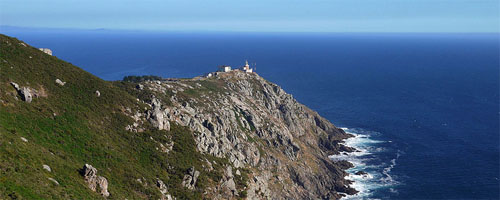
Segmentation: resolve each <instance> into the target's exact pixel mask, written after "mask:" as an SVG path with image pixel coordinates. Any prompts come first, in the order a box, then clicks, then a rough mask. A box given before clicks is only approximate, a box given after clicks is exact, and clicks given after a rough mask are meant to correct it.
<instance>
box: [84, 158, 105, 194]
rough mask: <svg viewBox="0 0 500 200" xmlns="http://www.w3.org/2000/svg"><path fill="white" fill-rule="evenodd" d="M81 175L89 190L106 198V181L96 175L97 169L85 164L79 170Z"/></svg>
mask: <svg viewBox="0 0 500 200" xmlns="http://www.w3.org/2000/svg"><path fill="white" fill-rule="evenodd" d="M81 174H82V176H83V177H84V179H85V181H86V182H87V184H88V186H89V188H90V190H92V191H94V192H98V193H100V194H101V195H102V196H103V197H108V196H109V192H108V180H107V179H106V178H104V177H102V176H98V175H97V169H96V168H94V167H92V165H89V164H85V165H84V166H83V169H81Z"/></svg>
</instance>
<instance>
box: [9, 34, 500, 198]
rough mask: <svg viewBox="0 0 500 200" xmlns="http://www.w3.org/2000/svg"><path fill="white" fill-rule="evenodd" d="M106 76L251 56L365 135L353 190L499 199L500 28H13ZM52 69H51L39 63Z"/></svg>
mask: <svg viewBox="0 0 500 200" xmlns="http://www.w3.org/2000/svg"><path fill="white" fill-rule="evenodd" d="M0 32H1V33H3V34H7V35H9V36H14V37H17V38H19V39H21V40H24V41H25V42H27V43H29V44H31V45H33V46H36V47H44V48H50V49H52V51H53V53H54V55H55V56H57V57H58V58H61V59H63V60H66V61H68V62H71V63H73V64H75V65H77V66H79V67H81V68H83V69H85V70H87V71H89V72H91V73H92V74H94V75H97V76H99V77H101V78H103V79H105V80H120V79H122V78H123V77H124V76H126V75H158V76H163V77H194V76H198V75H201V74H204V73H206V72H210V71H215V70H216V69H217V66H218V65H223V64H225V65H231V66H233V67H237V66H242V65H243V64H244V62H245V60H248V61H249V63H250V64H251V65H252V66H255V67H256V72H257V73H258V74H259V75H261V76H262V77H264V78H266V79H268V80H270V81H272V82H275V83H277V84H278V85H280V86H282V87H283V89H284V90H285V91H287V92H288V93H291V94H292V95H293V96H294V97H295V98H296V99H297V100H298V101H299V102H301V103H303V104H305V105H306V106H308V107H310V108H312V109H313V110H315V111H317V112H318V113H319V114H321V115H322V116H324V117H325V118H327V119H329V120H330V121H331V122H332V123H334V124H335V125H336V126H338V127H342V128H344V130H346V131H347V132H350V133H353V134H355V135H356V137H355V138H352V139H349V140H348V141H346V143H347V144H348V145H351V146H355V147H357V148H358V149H360V150H361V152H358V153H355V154H351V155H348V156H344V157H342V158H341V157H339V156H337V157H335V156H333V157H332V159H347V160H350V161H351V162H353V163H354V164H355V166H356V167H355V168H353V169H350V170H349V171H350V172H356V171H359V170H362V171H365V172H368V175H364V176H361V175H359V176H358V175H351V176H349V177H348V178H349V179H351V180H354V181H355V183H354V184H353V187H355V188H357V189H358V190H361V193H359V194H358V195H356V196H351V197H349V198H354V199H357V198H373V199H498V198H499V197H500V192H499V190H500V186H499V183H500V181H499V171H500V168H499V166H500V164H499V163H500V160H499V156H500V150H499V146H500V145H499V140H500V138H499V122H500V119H499V114H500V112H499V111H500V110H499V92H500V86H499V84H500V83H499V80H500V72H499V68H500V66H499V55H500V52H499V44H500V41H499V35H498V34H475V33H237V32H235V33H217V32H208V33H201V32H200V33H190V32H140V31H108V30H95V31H79V30H21V31H19V30H18V31H16V30H10V29H4V30H1V29H0ZM41 67H43V66H41Z"/></svg>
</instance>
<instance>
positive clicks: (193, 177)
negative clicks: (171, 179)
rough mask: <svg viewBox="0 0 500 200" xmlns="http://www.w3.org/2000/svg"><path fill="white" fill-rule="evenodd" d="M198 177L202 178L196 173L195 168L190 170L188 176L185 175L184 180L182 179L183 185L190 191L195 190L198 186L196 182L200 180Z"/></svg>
mask: <svg viewBox="0 0 500 200" xmlns="http://www.w3.org/2000/svg"><path fill="white" fill-rule="evenodd" d="M198 176H200V172H199V171H196V170H195V169H194V167H191V168H189V169H188V171H187V174H186V175H184V178H183V179H182V185H183V186H184V187H186V188H188V189H190V190H193V189H194V187H195V185H196V181H197V180H198Z"/></svg>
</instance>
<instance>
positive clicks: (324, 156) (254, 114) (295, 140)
mask: <svg viewBox="0 0 500 200" xmlns="http://www.w3.org/2000/svg"><path fill="white" fill-rule="evenodd" d="M136 90H146V91H150V92H151V93H150V94H149V95H146V97H145V98H142V99H140V100H141V101H143V102H144V103H146V104H148V105H149V107H147V108H146V109H145V110H143V109H139V110H136V111H135V113H133V114H130V116H131V117H132V118H134V119H135V122H134V123H135V125H136V126H134V125H131V126H128V127H133V129H130V128H129V130H131V131H137V130H141V129H143V128H142V127H141V126H140V125H139V124H144V123H147V122H150V123H151V124H153V125H154V126H155V127H156V128H158V129H168V124H169V123H177V124H180V125H182V126H187V127H189V128H190V129H191V130H193V132H194V133H195V141H196V147H197V150H198V151H199V152H202V153H205V154H210V155H213V156H216V157H221V158H224V157H225V158H228V159H229V161H230V164H231V166H232V168H236V169H239V168H245V169H248V170H249V173H248V175H249V179H248V183H247V184H248V188H247V189H245V190H246V193H247V195H248V197H249V198H250V199H254V198H272V199H276V198H298V199H316V198H338V197H339V194H338V192H342V193H349V194H352V193H353V192H354V190H352V189H350V188H348V187H346V185H347V182H346V181H345V180H344V179H343V177H344V176H345V175H346V174H345V172H344V171H343V168H344V169H345V167H346V166H349V164H348V163H337V164H335V163H333V162H332V161H330V160H329V159H328V155H331V154H334V153H338V151H339V148H341V145H339V144H338V142H339V141H340V140H342V139H345V138H347V137H349V136H348V135H347V134H346V133H345V132H344V131H343V130H341V129H338V128H336V127H335V126H334V125H332V124H331V123H330V122H328V121H327V120H326V119H324V118H323V117H321V116H319V115H318V114H317V113H316V112H314V111H312V110H310V109H309V108H307V107H306V106H304V105H302V104H300V103H298V102H297V101H296V100H295V99H294V98H293V97H292V95H290V94H287V93H286V92H285V91H283V90H282V89H281V88H280V87H279V86H277V85H276V84H273V83H271V82H269V81H266V80H265V79H263V78H262V77H260V76H258V75H257V74H256V73H245V72H242V71H238V70H236V71H231V72H225V73H218V74H217V75H216V76H214V77H210V78H201V77H198V78H195V79H188V80H186V79H184V80H179V79H177V80H171V81H147V82H142V83H139V84H138V85H137V86H136ZM161 99H165V101H166V102H165V101H162V100H161ZM208 165H210V163H208ZM225 179H228V180H229V179H230V177H225ZM221 185H222V186H223V185H224V182H221ZM221 185H219V186H217V187H220V186H221ZM217 187H215V188H213V190H212V191H216V190H217V189H218V188H217ZM223 189H228V188H223ZM237 192H238V191H234V193H233V194H234V195H235V194H236V193H237ZM240 192H241V191H240ZM227 194H229V193H226V196H224V195H222V196H220V195H221V194H217V193H215V194H212V195H216V197H228V196H227ZM217 195H218V196H217ZM229 197H231V195H229Z"/></svg>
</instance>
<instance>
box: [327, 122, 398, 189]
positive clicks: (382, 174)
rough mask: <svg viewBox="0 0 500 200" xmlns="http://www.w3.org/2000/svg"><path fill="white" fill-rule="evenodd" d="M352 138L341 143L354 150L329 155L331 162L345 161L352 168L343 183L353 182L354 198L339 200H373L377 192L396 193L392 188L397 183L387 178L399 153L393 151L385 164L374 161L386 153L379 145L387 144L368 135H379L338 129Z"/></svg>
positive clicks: (358, 130)
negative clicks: (349, 163) (355, 191)
mask: <svg viewBox="0 0 500 200" xmlns="http://www.w3.org/2000/svg"><path fill="white" fill-rule="evenodd" d="M341 129H343V130H344V131H345V132H347V133H349V134H352V135H353V136H354V137H351V138H348V139H346V140H344V141H343V144H344V145H346V146H349V147H354V148H355V149H356V151H354V152H341V153H340V154H338V155H331V156H330V159H332V160H333V161H340V160H346V161H349V162H351V163H352V164H353V165H354V167H352V168H350V169H348V170H347V172H348V173H349V175H348V176H347V177H345V178H346V179H347V180H351V181H353V183H352V184H351V185H350V186H351V187H352V188H354V189H356V190H357V191H359V193H357V194H355V195H347V196H346V197H344V198H342V199H375V198H374V197H373V196H374V195H373V194H374V192H376V191H377V190H384V189H385V190H387V191H389V192H391V193H397V190H396V189H395V188H394V186H395V185H396V184H398V182H397V181H396V180H395V178H394V177H393V175H391V170H392V169H393V168H394V167H395V166H396V160H397V159H398V158H399V157H400V155H401V152H400V151H397V153H396V155H395V156H394V158H392V159H391V160H390V161H389V162H384V161H383V160H381V159H380V158H379V157H378V154H381V153H388V152H390V151H389V150H387V149H386V148H385V147H383V146H386V145H382V144H384V143H390V142H389V141H380V140H376V139H372V138H371V137H372V135H377V134H379V133H376V132H369V131H366V130H363V129H349V128H341ZM359 171H363V172H365V173H366V174H360V175H356V172H359Z"/></svg>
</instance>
